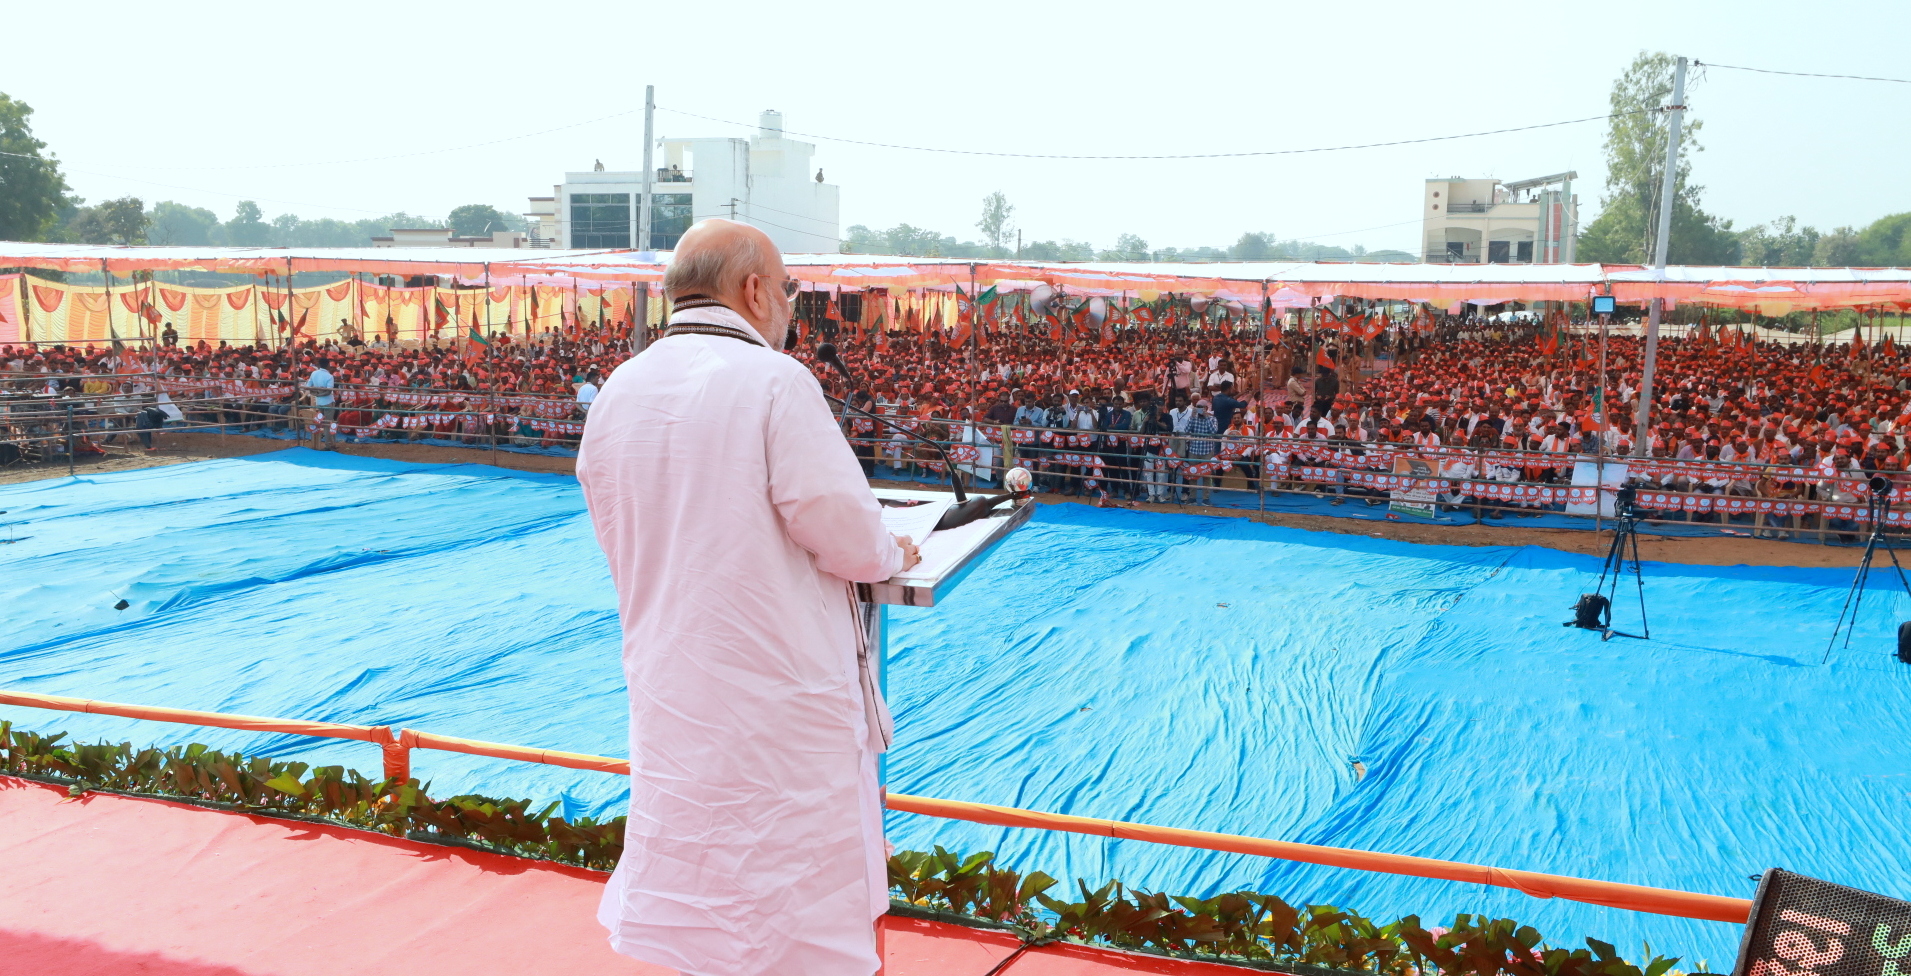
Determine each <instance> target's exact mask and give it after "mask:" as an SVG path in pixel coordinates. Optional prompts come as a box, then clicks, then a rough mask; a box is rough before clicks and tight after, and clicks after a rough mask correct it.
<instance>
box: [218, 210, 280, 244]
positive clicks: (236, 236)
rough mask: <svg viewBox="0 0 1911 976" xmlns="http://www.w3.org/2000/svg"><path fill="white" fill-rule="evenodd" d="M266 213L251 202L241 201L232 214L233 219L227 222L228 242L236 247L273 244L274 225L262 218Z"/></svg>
mask: <svg viewBox="0 0 1911 976" xmlns="http://www.w3.org/2000/svg"><path fill="white" fill-rule="evenodd" d="M264 216H265V211H263V210H260V209H259V205H258V204H256V203H253V202H252V201H251V200H241V201H239V206H237V207H235V208H234V209H233V212H232V219H231V220H228V221H226V227H225V230H226V242H227V243H229V244H231V245H233V246H234V247H264V246H266V245H267V244H269V243H271V240H272V225H271V224H268V223H266V222H265V221H264V220H262V219H261V218H262V217H264Z"/></svg>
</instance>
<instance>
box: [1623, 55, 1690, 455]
mask: <svg viewBox="0 0 1911 976" xmlns="http://www.w3.org/2000/svg"><path fill="white" fill-rule="evenodd" d="M1665 110H1666V112H1667V113H1669V114H1668V116H1667V119H1666V141H1665V181H1664V183H1662V184H1661V188H1660V190H1659V233H1658V236H1656V237H1654V238H1653V240H1652V267H1653V268H1654V269H1655V270H1657V271H1660V272H1664V271H1665V258H1666V250H1667V249H1668V248H1669V247H1670V246H1671V244H1672V208H1673V204H1674V203H1675V202H1676V194H1677V193H1678V191H1679V123H1680V122H1681V121H1683V120H1684V118H1685V59H1684V58H1680V59H1679V62H1678V65H1677V66H1676V67H1675V68H1673V70H1672V104H1670V105H1667V106H1666V107H1665ZM1656 277H1657V278H1659V279H1661V280H1663V278H1664V275H1663V274H1660V275H1658V276H1656ZM1664 308H1665V299H1663V298H1654V299H1653V300H1652V306H1651V308H1650V309H1649V310H1648V311H1647V312H1646V358H1645V362H1644V363H1643V364H1642V367H1641V369H1640V379H1639V416H1638V420H1637V422H1636V423H1635V424H1634V426H1633V435H1632V453H1633V454H1634V455H1635V456H1638V457H1645V456H1646V454H1647V452H1648V451H1649V450H1650V448H1651V443H1652V442H1651V437H1650V434H1651V425H1652V371H1653V369H1654V368H1655V367H1656V366H1657V365H1658V361H1659V316H1660V313H1661V312H1662V311H1663V310H1664Z"/></svg>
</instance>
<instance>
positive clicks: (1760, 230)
mask: <svg viewBox="0 0 1911 976" xmlns="http://www.w3.org/2000/svg"><path fill="white" fill-rule="evenodd" d="M1822 236H1823V235H1821V234H1819V233H1818V230H1817V228H1814V227H1800V226H1798V218H1797V217H1780V218H1778V219H1777V220H1774V221H1772V223H1771V225H1770V226H1767V225H1765V224H1759V225H1758V226H1756V227H1748V228H1746V229H1745V230H1744V231H1741V232H1740V233H1739V236H1738V237H1739V261H1740V262H1741V263H1743V264H1744V265H1745V266H1747V267H1752V268H1803V267H1809V266H1811V264H1812V263H1813V258H1814V257H1815V256H1816V254H1817V251H1818V243H1819V239H1820V238H1821V237H1822Z"/></svg>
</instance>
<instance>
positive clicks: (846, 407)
mask: <svg viewBox="0 0 1911 976" xmlns="http://www.w3.org/2000/svg"><path fill="white" fill-rule="evenodd" d="M823 399H825V400H829V401H830V402H832V403H837V404H840V405H841V406H842V408H843V418H844V419H845V420H847V419H848V418H849V412H850V411H851V410H854V411H856V412H857V413H860V414H862V415H863V416H865V417H868V418H869V419H871V420H873V421H875V422H877V423H879V424H882V425H883V426H885V427H888V428H890V429H891V430H895V431H897V432H899V433H901V434H902V435H903V436H905V437H911V438H914V439H915V440H918V441H921V442H922V443H924V444H927V445H929V446H930V447H933V448H935V449H936V453H937V454H940V455H942V466H943V467H945V468H947V469H949V487H951V488H953V489H955V496H956V504H958V505H960V504H962V503H963V502H966V501H968V500H969V496H968V495H967V494H965V493H964V492H963V490H962V477H961V476H960V475H959V474H957V473H956V466H955V462H954V461H951V460H949V451H948V449H947V448H944V447H943V446H942V445H941V444H939V443H937V442H936V441H935V440H933V439H931V438H928V437H924V436H923V435H921V434H919V433H916V432H915V431H913V430H910V429H909V428H907V427H904V426H903V425H901V424H899V423H897V422H895V421H893V420H891V419H889V418H888V417H884V416H881V415H878V414H873V413H870V412H869V411H867V410H864V409H863V408H861V407H858V406H856V405H854V404H852V403H850V402H849V398H848V397H844V398H842V399H840V400H839V399H837V398H836V397H833V396H830V395H829V394H827V393H825V394H823Z"/></svg>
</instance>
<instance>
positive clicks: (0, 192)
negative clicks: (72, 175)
mask: <svg viewBox="0 0 1911 976" xmlns="http://www.w3.org/2000/svg"><path fill="white" fill-rule="evenodd" d="M32 115H33V109H31V108H29V107H28V106H27V103H25V102H20V101H15V100H13V99H12V98H9V97H7V96H6V95H5V94H3V93H0V153H9V154H11V155H5V156H0V239H4V240H9V241H37V240H40V239H41V238H42V237H44V236H46V233H47V232H48V231H50V230H52V229H53V228H54V227H55V226H57V221H58V220H59V217H60V211H61V209H62V207H63V205H65V204H66V199H67V198H66V190H67V186H66V179H65V177H63V176H61V175H60V161H59V159H58V158H57V157H54V156H42V155H40V150H42V149H45V148H46V143H44V142H41V141H40V140H38V139H35V138H33V127H32V125H31V124H30V123H29V121H28V120H29V119H30V118H31V117H32Z"/></svg>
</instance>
